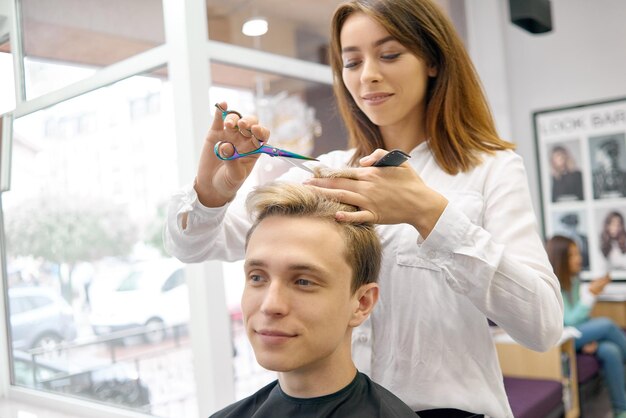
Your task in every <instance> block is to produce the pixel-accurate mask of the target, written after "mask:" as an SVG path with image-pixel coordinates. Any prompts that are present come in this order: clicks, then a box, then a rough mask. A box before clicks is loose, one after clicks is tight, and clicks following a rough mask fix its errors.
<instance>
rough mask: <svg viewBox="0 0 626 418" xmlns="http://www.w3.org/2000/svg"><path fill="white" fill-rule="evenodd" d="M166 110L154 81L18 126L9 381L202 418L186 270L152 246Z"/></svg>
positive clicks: (169, 165)
mask: <svg viewBox="0 0 626 418" xmlns="http://www.w3.org/2000/svg"><path fill="white" fill-rule="evenodd" d="M68 67H70V68H71V66H68ZM155 97H157V98H159V105H158V106H147V107H146V109H149V110H150V111H149V112H145V113H144V114H143V116H142V118H141V120H140V121H138V120H137V119H136V118H133V117H132V116H131V107H130V105H129V104H130V103H133V102H134V101H136V100H138V99H139V100H142V101H143V102H145V103H150V102H154V99H153V98H155ZM172 114H173V112H172V99H171V91H170V84H169V82H168V80H167V78H163V77H162V76H156V75H154V74H152V75H145V76H134V77H131V78H129V79H126V80H123V81H120V82H117V83H115V84H113V85H110V86H107V87H103V88H100V89H97V90H94V91H92V92H90V93H87V94H84V95H82V96H78V97H76V98H73V99H70V100H67V101H65V102H62V103H59V104H57V105H54V106H52V107H49V108H46V109H44V110H40V111H38V112H35V113H31V114H28V115H26V116H22V117H19V118H17V119H16V120H15V122H14V125H13V131H14V138H13V161H12V180H13V181H12V187H11V190H10V191H9V192H7V193H5V194H4V195H3V211H4V215H5V226H6V235H7V241H6V249H7V270H8V271H10V272H12V274H11V276H10V277H11V281H10V283H9V306H10V310H11V331H12V348H13V353H12V354H13V362H14V371H15V375H14V376H13V383H14V384H16V385H22V386H27V387H31V388H36V389H40V390H44V391H51V392H55V393H63V394H66V395H69V396H76V397H80V398H84V399H90V400H93V401H97V402H104V403H108V404H112V405H115V406H118V407H123V408H128V409H133V410H136V411H140V412H149V413H151V414H154V415H156V416H163V417H170V416H194V414H195V412H194V408H196V398H195V396H196V395H195V385H194V376H193V373H192V371H193V368H192V364H191V359H192V357H191V348H190V344H189V336H188V334H187V332H186V327H187V323H188V321H189V311H188V304H189V303H188V300H187V289H186V287H185V286H182V284H184V274H183V270H182V269H181V266H182V264H181V263H180V262H178V261H177V260H174V259H171V258H170V257H168V256H166V255H164V252H163V249H162V246H161V243H160V240H158V239H155V234H157V232H156V231H159V232H158V233H160V230H161V227H162V225H163V213H162V212H160V211H159V210H158V208H159V207H161V206H162V205H163V202H165V201H167V200H168V198H169V195H170V194H171V193H172V192H173V191H174V190H176V189H177V171H176V167H177V166H176V164H177V160H176V146H175V145H176V144H175V134H174V132H173V120H172V118H171V115H172ZM168 280H169V282H168ZM177 284H180V285H179V286H176V285H177ZM167 286H170V287H171V290H170V291H169V292H165V293H162V292H161V288H162V287H167ZM26 301H27V302H28V307H24V304H25V302H26ZM29 370H30V371H29ZM59 376H60V377H59Z"/></svg>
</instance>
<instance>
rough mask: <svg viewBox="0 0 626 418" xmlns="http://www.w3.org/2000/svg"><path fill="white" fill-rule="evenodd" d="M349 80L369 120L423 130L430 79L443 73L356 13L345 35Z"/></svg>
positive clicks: (346, 25)
mask: <svg viewBox="0 0 626 418" xmlns="http://www.w3.org/2000/svg"><path fill="white" fill-rule="evenodd" d="M340 42H341V51H342V54H341V56H342V60H343V73H342V74H343V81H344V84H345V86H346V88H347V89H348V91H349V92H350V95H351V96H352V98H353V99H354V101H355V102H356V104H357V105H358V106H359V109H361V110H362V111H363V113H365V114H366V115H367V117H368V118H369V119H370V120H371V121H372V122H373V123H374V124H376V125H378V126H380V127H381V128H384V127H387V126H394V125H400V124H401V125H405V126H407V125H408V126H409V127H410V126H419V124H421V123H422V120H423V115H424V111H425V100H424V98H425V95H426V89H427V85H428V78H429V77H434V76H435V75H436V74H437V71H436V69H435V68H434V67H428V66H427V65H426V63H425V62H424V61H423V60H422V59H421V58H419V57H417V56H416V55H415V54H413V53H412V52H410V51H409V50H408V49H407V48H405V47H404V46H403V45H402V44H401V43H400V42H398V41H397V40H395V39H394V38H392V37H391V35H390V34H389V32H387V30H385V28H384V27H383V26H381V25H380V24H379V23H378V22H376V21H375V20H374V19H372V18H371V17H369V16H367V15H366V14H365V13H361V12H357V13H354V14H352V15H350V16H349V17H348V18H347V19H346V21H345V22H344V24H343V27H342V29H341V34H340Z"/></svg>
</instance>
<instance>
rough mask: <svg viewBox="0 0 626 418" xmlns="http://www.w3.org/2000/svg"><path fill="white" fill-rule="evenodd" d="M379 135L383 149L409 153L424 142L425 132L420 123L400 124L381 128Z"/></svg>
mask: <svg viewBox="0 0 626 418" xmlns="http://www.w3.org/2000/svg"><path fill="white" fill-rule="evenodd" d="M380 133H381V135H382V138H383V143H384V144H385V149H387V150H392V149H400V150H402V151H404V152H406V153H409V152H411V151H412V150H413V148H415V147H416V146H418V145H419V144H421V143H422V142H424V141H426V139H427V138H426V132H425V129H424V125H423V124H422V123H419V122H416V123H412V124H401V125H394V126H381V127H380Z"/></svg>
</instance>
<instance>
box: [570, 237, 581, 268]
mask: <svg viewBox="0 0 626 418" xmlns="http://www.w3.org/2000/svg"><path fill="white" fill-rule="evenodd" d="M568 256H569V270H570V272H571V273H572V274H578V273H580V270H581V269H582V266H583V257H582V255H581V254H580V250H579V249H578V246H577V245H576V244H572V245H570V247H569V252H568Z"/></svg>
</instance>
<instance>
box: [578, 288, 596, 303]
mask: <svg viewBox="0 0 626 418" xmlns="http://www.w3.org/2000/svg"><path fill="white" fill-rule="evenodd" d="M597 299H598V296H596V295H594V294H593V293H591V291H590V290H589V284H581V285H580V303H582V304H583V305H585V306H588V307H589V308H593V305H595V304H596V300H597Z"/></svg>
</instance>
